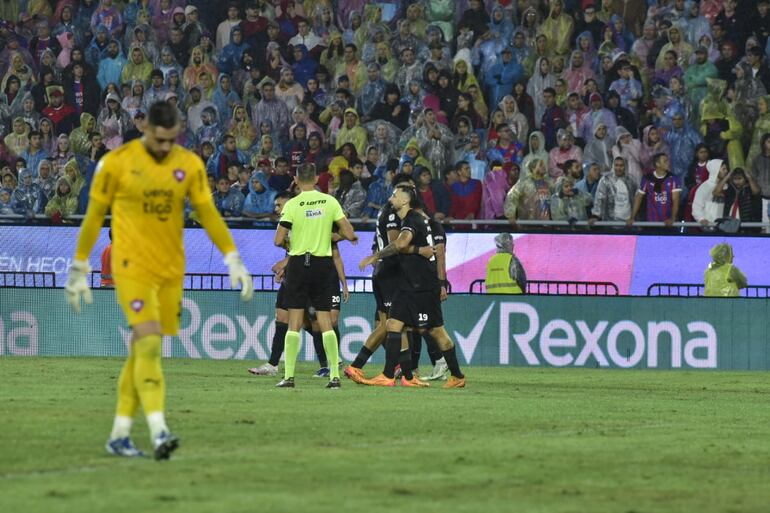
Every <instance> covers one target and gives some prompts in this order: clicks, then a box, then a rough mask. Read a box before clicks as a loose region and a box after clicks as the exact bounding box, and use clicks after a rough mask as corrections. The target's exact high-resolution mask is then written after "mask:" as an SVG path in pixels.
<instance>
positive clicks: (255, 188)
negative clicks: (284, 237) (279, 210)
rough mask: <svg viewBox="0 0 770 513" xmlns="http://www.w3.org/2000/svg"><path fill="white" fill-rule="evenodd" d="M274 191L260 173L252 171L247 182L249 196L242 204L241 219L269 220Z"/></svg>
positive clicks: (272, 208) (272, 206)
mask: <svg viewBox="0 0 770 513" xmlns="http://www.w3.org/2000/svg"><path fill="white" fill-rule="evenodd" d="M275 194H276V193H275V191H274V190H273V189H272V188H270V185H269V184H268V178H267V176H266V175H265V173H264V172H262V171H254V173H252V174H251V179H250V180H249V194H248V196H246V201H245V202H244V204H243V217H250V218H252V219H264V220H269V219H270V217H271V216H272V215H273V210H274V208H275V207H274V205H273V201H274V200H275Z"/></svg>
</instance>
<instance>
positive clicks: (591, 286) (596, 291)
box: [468, 279, 620, 296]
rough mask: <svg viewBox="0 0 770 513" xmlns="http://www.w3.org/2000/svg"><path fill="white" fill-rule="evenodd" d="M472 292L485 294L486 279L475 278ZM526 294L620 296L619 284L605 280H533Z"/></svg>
mask: <svg viewBox="0 0 770 513" xmlns="http://www.w3.org/2000/svg"><path fill="white" fill-rule="evenodd" d="M468 292H470V293H471V294H485V293H486V287H484V280H481V279H479V280H474V281H473V282H471V286H470V288H469V289H468ZM526 294H532V295H549V296H619V295H620V292H619V291H618V286H617V285H615V284H614V283H611V282H604V281H555V280H531V281H528V282H527V291H526Z"/></svg>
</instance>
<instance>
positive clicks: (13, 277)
mask: <svg viewBox="0 0 770 513" xmlns="http://www.w3.org/2000/svg"><path fill="white" fill-rule="evenodd" d="M0 287H3V288H54V287H56V273H53V272H19V271H0Z"/></svg>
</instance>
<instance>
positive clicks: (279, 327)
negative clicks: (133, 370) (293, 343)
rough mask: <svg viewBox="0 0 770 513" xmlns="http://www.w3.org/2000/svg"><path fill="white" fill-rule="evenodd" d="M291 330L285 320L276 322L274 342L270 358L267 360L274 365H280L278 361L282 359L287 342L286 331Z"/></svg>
mask: <svg viewBox="0 0 770 513" xmlns="http://www.w3.org/2000/svg"><path fill="white" fill-rule="evenodd" d="M288 330H289V325H288V324H286V323H285V322H276V323H275V334H274V335H273V344H272V345H271V346H270V359H269V360H268V361H267V363H269V364H270V365H272V366H273V367H278V362H280V361H281V355H282V354H283V346H284V344H285V342H286V332H287V331H288Z"/></svg>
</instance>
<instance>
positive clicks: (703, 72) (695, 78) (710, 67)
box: [684, 46, 719, 106]
mask: <svg viewBox="0 0 770 513" xmlns="http://www.w3.org/2000/svg"><path fill="white" fill-rule="evenodd" d="M718 74H719V72H718V71H717V67H716V66H714V63H713V62H710V61H709V60H708V49H707V48H706V47H704V46H699V47H698V48H696V49H695V61H694V62H693V63H692V64H690V66H688V67H687V71H685V73H684V85H685V89H686V90H687V95H688V96H689V98H690V104H691V105H694V106H695V105H700V102H701V101H703V98H705V97H706V80H707V79H709V78H717V75H718Z"/></svg>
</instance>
